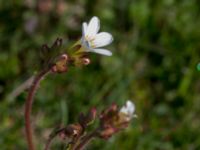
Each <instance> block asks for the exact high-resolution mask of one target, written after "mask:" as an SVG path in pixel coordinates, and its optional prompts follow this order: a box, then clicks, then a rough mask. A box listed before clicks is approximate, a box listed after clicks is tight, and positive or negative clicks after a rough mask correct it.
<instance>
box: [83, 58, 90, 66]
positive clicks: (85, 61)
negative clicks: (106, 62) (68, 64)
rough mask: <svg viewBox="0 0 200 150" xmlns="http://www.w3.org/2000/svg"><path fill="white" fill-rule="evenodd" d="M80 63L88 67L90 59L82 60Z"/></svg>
mask: <svg viewBox="0 0 200 150" xmlns="http://www.w3.org/2000/svg"><path fill="white" fill-rule="evenodd" d="M82 63H83V64H84V65H89V64H90V59H89V58H83V59H82Z"/></svg>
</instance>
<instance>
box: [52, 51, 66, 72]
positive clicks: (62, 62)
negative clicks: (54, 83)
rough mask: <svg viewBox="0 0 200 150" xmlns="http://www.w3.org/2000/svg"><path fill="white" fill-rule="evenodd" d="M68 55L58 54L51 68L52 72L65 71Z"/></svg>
mask: <svg viewBox="0 0 200 150" xmlns="http://www.w3.org/2000/svg"><path fill="white" fill-rule="evenodd" d="M67 63H68V56H67V55H66V54H63V55H61V56H60V58H59V59H58V61H57V62H56V64H55V65H54V66H53V67H52V68H51V70H52V72H54V73H63V72H66V71H67Z"/></svg>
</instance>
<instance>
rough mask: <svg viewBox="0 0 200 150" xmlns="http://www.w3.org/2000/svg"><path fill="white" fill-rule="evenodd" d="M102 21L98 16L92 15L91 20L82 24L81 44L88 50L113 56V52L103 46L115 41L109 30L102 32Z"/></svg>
mask: <svg viewBox="0 0 200 150" xmlns="http://www.w3.org/2000/svg"><path fill="white" fill-rule="evenodd" d="M99 29H100V21H99V18H97V17H92V19H91V20H90V22H89V23H88V24H87V23H86V22H84V23H83V25H82V38H81V45H82V46H83V48H84V51H86V52H94V53H98V54H102V55H107V56H111V55H112V52H110V51H109V50H107V49H103V48H101V47H103V46H106V45H109V44H110V43H111V42H112V41H113V37H112V35H111V34H110V33H108V32H100V33H98V31H99Z"/></svg>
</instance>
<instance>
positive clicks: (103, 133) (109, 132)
mask: <svg viewBox="0 0 200 150" xmlns="http://www.w3.org/2000/svg"><path fill="white" fill-rule="evenodd" d="M116 132H117V131H116V129H115V128H112V127H110V128H106V129H104V130H103V131H101V132H100V133H99V137H101V138H103V139H108V138H110V137H111V136H112V135H113V134H115V133H116Z"/></svg>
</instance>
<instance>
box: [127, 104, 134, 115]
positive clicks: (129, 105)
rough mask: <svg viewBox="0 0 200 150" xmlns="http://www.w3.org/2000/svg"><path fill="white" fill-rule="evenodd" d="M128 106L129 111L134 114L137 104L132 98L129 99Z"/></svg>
mask: <svg viewBox="0 0 200 150" xmlns="http://www.w3.org/2000/svg"><path fill="white" fill-rule="evenodd" d="M126 107H127V109H128V112H129V113H130V115H132V114H133V113H134V111H135V105H134V104H133V103H132V102H131V101H130V100H127V102H126Z"/></svg>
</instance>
